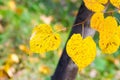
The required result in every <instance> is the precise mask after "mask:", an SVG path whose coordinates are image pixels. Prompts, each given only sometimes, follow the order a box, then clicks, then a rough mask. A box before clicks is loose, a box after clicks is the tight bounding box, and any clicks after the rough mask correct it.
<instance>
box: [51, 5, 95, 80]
mask: <svg viewBox="0 0 120 80" xmlns="http://www.w3.org/2000/svg"><path fill="white" fill-rule="evenodd" d="M91 14H92V12H91V11H89V10H88V9H87V8H86V7H85V5H84V3H83V4H82V5H81V7H80V8H79V12H78V15H77V17H76V20H75V23H74V25H75V24H78V23H81V22H83V21H85V20H86V19H87V18H88V17H90V15H91ZM89 19H90V18H89ZM89 19H88V20H87V21H86V22H85V24H84V25H85V29H84V30H85V31H84V36H83V37H86V36H89V35H91V36H93V35H94V33H95V31H93V30H92V29H90V27H89ZM74 25H73V27H72V30H71V33H70V36H69V38H70V37H71V35H72V34H74V33H80V34H82V24H79V25H75V26H74ZM69 38H68V39H69ZM77 71H78V68H77V66H76V65H75V64H74V63H73V61H72V60H71V59H70V57H69V56H68V55H67V52H66V46H65V47H64V50H63V53H62V56H61V58H60V60H59V63H58V65H57V68H56V70H55V73H54V75H53V76H52V80H75V77H76V75H77Z"/></svg>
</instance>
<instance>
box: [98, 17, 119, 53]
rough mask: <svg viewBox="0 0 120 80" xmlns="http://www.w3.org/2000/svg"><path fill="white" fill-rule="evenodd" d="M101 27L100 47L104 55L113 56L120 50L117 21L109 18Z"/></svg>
mask: <svg viewBox="0 0 120 80" xmlns="http://www.w3.org/2000/svg"><path fill="white" fill-rule="evenodd" d="M101 26H102V28H101V31H100V40H99V46H100V48H101V50H102V52H103V53H106V54H112V53H114V52H116V51H117V50H118V48H119V43H120V39H119V37H118V25H117V21H116V19H115V18H114V17H112V16H108V17H107V18H105V20H104V22H103V23H102V25H101Z"/></svg>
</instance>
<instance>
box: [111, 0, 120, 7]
mask: <svg viewBox="0 0 120 80" xmlns="http://www.w3.org/2000/svg"><path fill="white" fill-rule="evenodd" d="M110 2H111V4H112V5H113V6H115V7H117V8H119V9H120V0H110Z"/></svg>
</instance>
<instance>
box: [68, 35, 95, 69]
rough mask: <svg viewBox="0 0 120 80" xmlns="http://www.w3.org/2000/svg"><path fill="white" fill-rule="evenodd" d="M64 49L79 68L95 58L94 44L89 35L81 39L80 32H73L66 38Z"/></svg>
mask: <svg viewBox="0 0 120 80" xmlns="http://www.w3.org/2000/svg"><path fill="white" fill-rule="evenodd" d="M66 51H67V54H68V56H70V57H71V59H72V60H73V61H74V62H75V64H76V65H77V66H78V68H79V70H82V69H83V68H85V67H87V66H88V65H89V64H91V63H92V62H93V60H94V59H95V57H96V44H95V42H94V41H93V39H92V38H91V37H90V36H88V37H86V38H85V39H82V37H81V35H80V34H73V35H72V37H71V38H70V39H69V40H68V43H67V46H66Z"/></svg>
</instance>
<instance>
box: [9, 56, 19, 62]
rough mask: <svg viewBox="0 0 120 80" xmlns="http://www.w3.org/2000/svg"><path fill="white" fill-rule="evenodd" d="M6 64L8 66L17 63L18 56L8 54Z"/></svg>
mask: <svg viewBox="0 0 120 80" xmlns="http://www.w3.org/2000/svg"><path fill="white" fill-rule="evenodd" d="M7 63H9V64H13V63H19V58H18V56H17V55H16V54H10V55H9V57H8V59H7Z"/></svg>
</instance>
